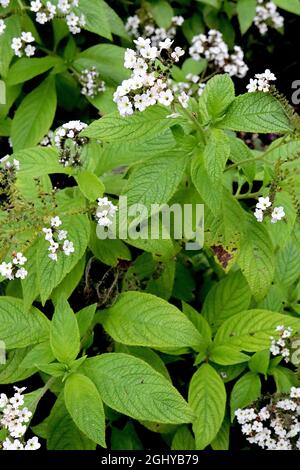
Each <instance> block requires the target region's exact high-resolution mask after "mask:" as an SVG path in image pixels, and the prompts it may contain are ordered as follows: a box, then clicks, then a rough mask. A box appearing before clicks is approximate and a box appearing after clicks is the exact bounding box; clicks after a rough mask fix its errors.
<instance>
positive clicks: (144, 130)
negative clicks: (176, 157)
mask: <svg viewBox="0 0 300 470" xmlns="http://www.w3.org/2000/svg"><path fill="white" fill-rule="evenodd" d="M169 114H170V112H169V110H168V109H167V108H164V107H162V106H158V105H156V106H152V107H150V108H148V109H146V111H144V112H143V113H138V114H133V115H132V116H127V117H122V116H120V115H119V113H112V114H107V115H106V116H103V117H102V118H101V119H98V120H97V121H94V122H93V123H92V124H91V125H90V126H89V127H88V128H87V129H84V131H82V133H81V134H82V135H84V136H86V137H90V138H93V139H101V140H104V141H105V142H116V141H118V142H121V141H126V142H127V143H129V142H132V141H134V142H139V141H143V140H144V141H145V140H148V139H151V138H152V137H154V136H157V135H158V134H162V133H163V132H164V131H165V130H166V129H168V128H170V127H172V126H174V125H175V124H177V123H178V119H177V118H176V119H172V118H167V116H168V115H169Z"/></svg>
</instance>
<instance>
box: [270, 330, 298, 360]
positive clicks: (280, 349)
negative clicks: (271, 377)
mask: <svg viewBox="0 0 300 470" xmlns="http://www.w3.org/2000/svg"><path fill="white" fill-rule="evenodd" d="M276 331H278V332H279V338H278V339H276V338H274V337H273V336H271V337H270V340H271V346H270V351H271V353H272V354H273V356H282V357H283V358H284V360H285V362H289V359H290V354H291V353H290V347H289V346H290V344H289V343H290V342H289V338H290V337H291V334H292V331H293V330H292V328H290V327H288V328H285V327H284V326H283V325H278V326H277V327H276Z"/></svg>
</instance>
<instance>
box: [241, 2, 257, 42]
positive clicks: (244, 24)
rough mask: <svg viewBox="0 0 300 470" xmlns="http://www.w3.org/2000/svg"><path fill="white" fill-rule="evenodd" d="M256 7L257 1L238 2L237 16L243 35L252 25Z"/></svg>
mask: <svg viewBox="0 0 300 470" xmlns="http://www.w3.org/2000/svg"><path fill="white" fill-rule="evenodd" d="M256 5H257V2H256V0H238V3H237V14H238V19H239V23H240V30H241V33H242V34H245V32H246V31H247V30H248V29H249V28H250V26H251V25H252V22H253V19H254V16H255V13H256Z"/></svg>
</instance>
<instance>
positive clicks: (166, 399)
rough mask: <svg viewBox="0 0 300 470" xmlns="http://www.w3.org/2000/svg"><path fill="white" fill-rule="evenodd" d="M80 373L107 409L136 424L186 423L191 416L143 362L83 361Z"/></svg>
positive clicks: (113, 356)
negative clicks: (94, 387) (95, 389)
mask: <svg viewBox="0 0 300 470" xmlns="http://www.w3.org/2000/svg"><path fill="white" fill-rule="evenodd" d="M82 370H83V371H84V373H85V374H86V375H87V376H88V377H90V379H91V380H92V381H93V382H94V383H95V384H96V386H97V388H98V390H99V393H100V395H101V398H102V400H103V401H104V403H106V405H108V406H109V407H110V408H112V409H114V410H116V411H119V412H120V413H123V414H125V415H127V416H131V417H132V418H134V419H137V420H143V421H152V422H156V423H169V424H172V423H173V424H181V423H189V422H191V421H192V419H193V413H192V411H191V409H190V408H189V406H188V405H187V403H186V402H185V401H184V399H183V398H182V396H181V395H180V394H179V393H178V391H177V390H176V389H175V388H174V387H173V386H172V385H171V384H170V382H169V381H168V380H167V379H165V378H164V377H163V376H162V375H161V374H160V373H159V372H156V371H155V370H154V369H152V367H151V366H149V365H148V364H147V363H146V362H144V361H143V360H141V359H138V358H136V357H133V356H129V355H128V354H121V353H110V354H102V355H101V356H98V357H94V358H91V359H87V360H86V361H85V363H84V365H83V367H82Z"/></svg>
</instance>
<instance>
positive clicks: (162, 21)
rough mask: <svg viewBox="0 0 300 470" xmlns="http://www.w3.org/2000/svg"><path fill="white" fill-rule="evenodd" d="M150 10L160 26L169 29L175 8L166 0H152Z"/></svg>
mask: <svg viewBox="0 0 300 470" xmlns="http://www.w3.org/2000/svg"><path fill="white" fill-rule="evenodd" d="M149 7H150V12H151V14H152V16H153V18H154V20H155V22H156V23H157V24H158V26H159V27H160V28H164V29H168V28H169V27H170V26H171V24H172V18H173V15H174V11H173V8H172V7H171V5H170V4H169V2H166V1H165V0H154V1H153V0H152V2H151V3H150V4H149Z"/></svg>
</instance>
